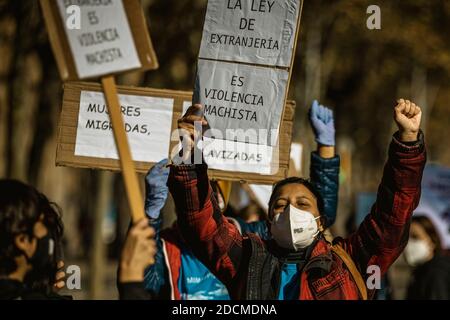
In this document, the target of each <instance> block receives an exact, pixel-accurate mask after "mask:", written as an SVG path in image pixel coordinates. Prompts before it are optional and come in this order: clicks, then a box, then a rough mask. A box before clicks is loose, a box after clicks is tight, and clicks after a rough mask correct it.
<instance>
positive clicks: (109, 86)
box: [102, 76, 145, 222]
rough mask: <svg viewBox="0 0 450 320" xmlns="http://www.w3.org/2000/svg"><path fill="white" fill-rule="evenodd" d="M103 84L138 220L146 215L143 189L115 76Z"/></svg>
mask: <svg viewBox="0 0 450 320" xmlns="http://www.w3.org/2000/svg"><path fill="white" fill-rule="evenodd" d="M102 85H103V91H104V92H105V98H106V103H107V106H108V110H109V117H110V119H111V123H112V127H113V133H114V139H115V141H116V146H117V151H118V153H119V158H120V167H121V169H122V175H123V180H124V182H125V190H126V193H127V197H128V200H129V203H130V209H131V216H132V217H133V221H134V222H137V221H139V220H140V219H142V218H144V217H145V215H144V200H143V199H144V198H143V197H142V193H141V189H140V188H139V182H138V177H137V174H136V170H135V167H134V163H133V159H132V157H131V151H130V146H129V144H128V138H127V134H126V132H125V124H124V121H123V116H122V112H121V107H120V103H119V96H118V95H117V88H116V83H115V80H114V77H113V76H107V77H103V78H102Z"/></svg>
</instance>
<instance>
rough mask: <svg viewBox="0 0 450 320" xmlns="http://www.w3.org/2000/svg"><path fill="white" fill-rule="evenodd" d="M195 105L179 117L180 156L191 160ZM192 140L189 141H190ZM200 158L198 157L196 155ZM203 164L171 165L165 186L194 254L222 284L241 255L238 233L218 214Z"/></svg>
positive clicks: (200, 118)
mask: <svg viewBox="0 0 450 320" xmlns="http://www.w3.org/2000/svg"><path fill="white" fill-rule="evenodd" d="M201 111H202V107H201V106H199V105H196V106H193V107H191V108H189V110H188V111H187V113H186V115H185V116H184V117H183V118H182V119H180V121H179V128H180V129H183V130H184V133H185V134H183V140H184V141H183V144H184V147H183V154H182V155H181V158H183V159H191V160H193V158H194V157H193V155H192V154H190V153H192V151H193V148H190V147H191V146H193V145H194V143H193V136H194V133H193V129H194V122H197V121H203V124H204V125H207V123H206V121H205V120H204V118H203V116H202V115H201V116H198V115H196V113H197V114H198V113H201ZM191 140H192V141H191ZM187 148H188V149H187ZM200 159H201V158H200ZM207 169H208V168H207V166H206V164H204V163H200V164H179V165H173V166H171V169H170V174H169V182H168V185H169V189H170V192H171V193H172V196H173V198H174V200H175V206H176V211H177V217H178V225H179V227H180V229H181V231H182V235H183V237H184V239H185V241H186V242H187V243H189V245H190V247H191V249H192V251H193V252H194V254H195V255H196V256H197V258H199V259H200V260H201V261H202V262H203V263H204V264H205V265H206V266H207V267H208V268H209V269H210V270H211V272H212V273H213V274H215V275H216V276H217V277H218V278H219V280H221V281H222V282H223V283H224V284H225V285H227V284H230V281H231V280H232V279H233V278H234V276H235V275H236V271H237V270H238V268H239V265H240V262H241V258H242V236H241V235H240V233H239V231H238V229H237V228H236V226H235V225H234V224H232V223H230V222H229V221H228V220H227V219H226V218H224V216H223V215H222V213H221V211H220V208H219V206H218V204H217V201H216V199H215V197H214V194H213V192H212V188H211V185H210V182H209V179H208V172H207Z"/></svg>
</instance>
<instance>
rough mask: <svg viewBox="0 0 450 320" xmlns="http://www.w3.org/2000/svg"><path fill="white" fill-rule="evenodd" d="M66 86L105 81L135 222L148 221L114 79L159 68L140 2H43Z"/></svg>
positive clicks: (63, 0)
mask: <svg viewBox="0 0 450 320" xmlns="http://www.w3.org/2000/svg"><path fill="white" fill-rule="evenodd" d="M40 3H41V7H42V11H43V14H44V19H45V23H46V26H47V29H48V34H49V37H50V41H51V45H52V49H53V52H54V55H55V57H56V60H57V64H58V69H59V72H60V75H61V78H62V79H63V81H71V80H80V79H98V78H99V77H100V78H101V81H102V87H103V91H104V95H105V97H106V99H105V100H106V105H107V107H108V110H109V117H110V120H111V124H112V130H113V133H114V140H115V146H116V149H117V152H118V155H119V159H120V166H121V169H122V174H123V177H124V182H125V189H126V194H127V197H128V201H129V205H130V209H131V215H132V219H133V221H134V222H136V221H138V220H140V219H142V218H144V217H145V214H144V199H143V197H142V193H141V190H140V188H139V182H138V178H137V175H136V171H135V167H134V163H133V160H132V155H131V151H130V146H129V143H128V138H127V134H126V130H125V123H124V119H123V116H122V111H121V106H120V102H119V97H118V94H117V88H116V84H115V79H114V75H115V74H119V73H125V72H129V71H145V70H153V69H157V68H158V62H157V58H156V54H155V52H154V50H153V46H152V43H151V40H150V36H149V32H148V27H147V24H146V21H145V17H144V13H143V11H142V7H141V4H140V1H139V0H126V1H121V0H117V1H111V2H104V3H100V2H82V1H80V2H76V4H73V3H72V2H70V1H65V0H40Z"/></svg>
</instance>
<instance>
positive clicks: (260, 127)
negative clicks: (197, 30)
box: [193, 0, 303, 175]
mask: <svg viewBox="0 0 450 320" xmlns="http://www.w3.org/2000/svg"><path fill="white" fill-rule="evenodd" d="M302 6H303V1H301V0H277V1H274V0H225V1H224V0H209V1H208V7H207V12H206V17H205V24H204V27H203V37H202V42H201V46H200V53H199V59H198V64H197V78H196V82H195V87H194V96H193V101H194V102H195V103H199V104H201V105H203V106H204V116H205V118H206V120H207V121H208V124H209V126H210V130H209V132H206V133H205V138H204V142H205V144H206V147H205V149H204V152H203V154H204V156H205V160H206V159H208V158H209V159H210V160H211V159H215V158H220V155H222V154H223V153H224V151H225V153H226V152H227V151H230V148H234V149H235V150H234V151H235V152H234V153H232V155H233V154H234V156H235V157H237V158H239V157H240V156H241V155H243V154H244V155H245V157H250V158H251V159H252V160H253V159H255V160H253V161H251V162H250V161H248V162H247V163H236V161H234V162H233V161H227V160H230V159H223V158H222V159H221V160H220V161H219V162H214V164H213V165H214V166H215V168H218V169H220V170H225V171H242V170H243V171H247V172H250V171H252V172H253V173H255V174H268V175H270V174H273V173H274V172H275V171H274V170H273V169H274V168H275V167H276V166H275V167H273V168H270V163H271V162H273V161H274V158H272V157H271V156H270V155H271V154H273V153H274V152H275V153H276V150H275V151H274V150H273V147H274V146H276V145H277V143H278V138H279V130H280V124H281V119H283V114H284V112H285V110H284V108H285V104H286V100H287V92H288V88H289V83H290V79H291V72H292V66H293V62H294V59H293V56H294V53H295V49H296V45H297V38H298V32H299V25H300V17H301V11H302ZM209 139H211V140H210V141H209ZM208 147H210V148H211V149H212V150H208ZM243 150H245V151H243ZM217 154H219V156H217ZM208 164H209V163H208ZM209 165H210V164H209ZM249 166H253V169H250V168H249ZM275 170H276V169H275Z"/></svg>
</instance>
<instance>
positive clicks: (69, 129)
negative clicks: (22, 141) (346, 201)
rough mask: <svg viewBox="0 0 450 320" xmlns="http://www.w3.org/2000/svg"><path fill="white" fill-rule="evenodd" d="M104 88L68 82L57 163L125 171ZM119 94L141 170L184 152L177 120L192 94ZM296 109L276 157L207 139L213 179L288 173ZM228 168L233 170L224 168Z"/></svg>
mask: <svg viewBox="0 0 450 320" xmlns="http://www.w3.org/2000/svg"><path fill="white" fill-rule="evenodd" d="M101 91H102V89H101V86H100V85H98V84H95V83H87V82H85V83H83V82H80V83H69V84H66V85H65V86H64V98H63V108H62V113H61V119H60V125H59V130H58V143H57V154H56V164H57V165H61V166H71V167H78V168H93V169H105V170H113V171H118V170H121V167H120V163H119V161H118V160H117V154H116V153H115V149H114V147H113V145H112V132H111V128H110V123H109V121H108V120H107V117H106V115H105V110H104V105H103V103H104V100H103V99H102V94H101ZM118 93H119V97H120V102H121V111H122V114H123V115H124V118H125V128H126V129H127V131H128V132H127V135H128V139H129V141H130V145H131V150H132V155H133V161H134V166H135V168H136V170H137V172H140V173H146V172H147V171H148V169H149V168H150V167H151V166H152V165H154V164H155V163H156V162H159V161H160V160H162V159H163V158H168V157H169V156H170V155H171V154H173V152H174V150H178V146H179V136H178V134H176V133H177V132H176V131H175V130H176V128H177V120H178V119H179V118H180V117H181V116H182V115H183V114H184V112H185V110H187V108H188V107H189V106H190V105H191V102H190V100H191V97H192V92H186V91H173V90H159V89H151V88H136V87H125V86H119V87H118ZM294 112H295V103H294V102H293V101H289V102H288V103H287V104H286V111H285V114H284V118H283V121H282V122H281V127H280V133H279V143H278V144H277V145H276V146H274V147H271V149H272V151H274V153H273V154H270V157H271V158H270V161H268V160H266V159H267V158H264V156H265V154H262V151H261V150H264V149H261V150H258V149H256V151H255V149H248V148H247V146H245V147H244V148H243V149H242V150H239V148H238V147H236V145H234V144H232V143H230V142H229V141H228V142H227V144H220V142H219V141H215V142H214V143H212V144H211V145H208V144H210V143H211V142H210V141H208V140H207V138H206V139H205V141H204V144H205V151H204V157H205V161H206V162H207V163H208V166H209V169H210V170H209V176H210V178H212V179H219V180H231V181H247V182H251V183H256V184H272V183H273V182H275V181H278V180H280V179H283V178H285V177H287V175H288V170H289V155H290V145H291V137H292V126H293V120H294ZM169 115H171V116H170V117H169ZM169 118H170V120H169ZM169 129H170V130H169ZM174 132H175V133H174ZM150 137H153V138H150ZM237 146H239V143H237ZM255 146H257V147H258V145H255ZM227 147H228V149H227ZM263 147H264V146H263ZM252 148H254V147H252ZM208 151H209V152H208ZM252 151H254V153H252ZM258 152H259V155H258ZM267 156H269V155H267ZM237 158H238V159H237ZM265 164H266V165H265ZM226 165H228V166H235V167H237V169H238V170H231V169H230V167H228V168H227V167H226ZM261 168H265V169H264V170H267V173H263V172H261V171H262V170H261ZM228 169H230V170H231V171H224V170H228ZM246 170H247V171H246Z"/></svg>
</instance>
